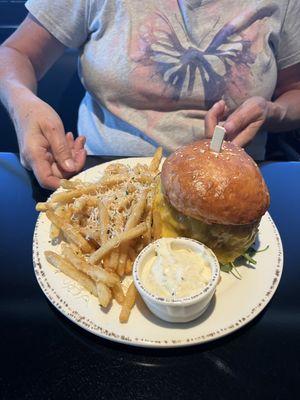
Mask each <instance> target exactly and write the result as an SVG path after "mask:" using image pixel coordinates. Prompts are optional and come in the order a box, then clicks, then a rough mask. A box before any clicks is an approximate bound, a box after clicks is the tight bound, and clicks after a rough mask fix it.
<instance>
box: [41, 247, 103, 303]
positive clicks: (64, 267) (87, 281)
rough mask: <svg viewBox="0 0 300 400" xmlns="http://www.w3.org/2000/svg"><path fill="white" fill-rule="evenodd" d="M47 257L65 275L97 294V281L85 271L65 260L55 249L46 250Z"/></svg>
mask: <svg viewBox="0 0 300 400" xmlns="http://www.w3.org/2000/svg"><path fill="white" fill-rule="evenodd" d="M45 257H46V259H47V261H48V262H49V263H50V264H51V265H53V267H56V268H58V269H59V270H60V271H61V272H63V273H64V274H65V275H67V276H69V277H70V278H72V279H74V280H75V281H77V282H78V283H80V285H81V286H83V287H84V288H85V289H86V290H88V291H89V292H90V293H91V294H93V295H94V296H97V288H96V284H95V282H94V281H93V280H92V279H91V278H90V277H88V276H87V275H86V274H84V273H83V272H81V271H78V270H77V269H76V268H75V267H74V266H73V265H72V264H71V263H70V262H69V261H67V260H65V259H64V258H63V257H61V256H60V255H59V254H56V253H55V252H54V251H45Z"/></svg>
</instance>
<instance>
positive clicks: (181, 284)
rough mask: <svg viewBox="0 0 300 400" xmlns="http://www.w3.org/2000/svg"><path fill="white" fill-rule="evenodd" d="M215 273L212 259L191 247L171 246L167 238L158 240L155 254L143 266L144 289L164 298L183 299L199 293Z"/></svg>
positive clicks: (142, 279)
mask: <svg viewBox="0 0 300 400" xmlns="http://www.w3.org/2000/svg"><path fill="white" fill-rule="evenodd" d="M211 277H212V272H211V268H210V266H209V263H208V262H207V261H206V260H205V259H204V258H203V257H202V256H201V254H199V253H197V252H195V251H193V250H191V249H189V248H175V249H174V248H172V245H171V243H170V242H169V241H167V240H163V239H161V240H159V241H158V242H157V244H156V256H154V257H152V258H151V259H150V260H149V261H148V262H147V263H146V264H145V265H144V268H143V271H142V273H141V281H142V283H143V285H144V287H145V289H146V290H147V291H148V292H150V293H152V294H154V295H155V296H158V297H163V298H165V299H180V298H184V297H189V296H193V295H195V294H197V293H199V292H200V291H201V290H202V289H203V288H204V287H205V286H206V285H207V284H208V283H209V281H210V279H211Z"/></svg>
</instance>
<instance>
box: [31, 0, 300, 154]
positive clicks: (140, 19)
mask: <svg viewBox="0 0 300 400" xmlns="http://www.w3.org/2000/svg"><path fill="white" fill-rule="evenodd" d="M26 7H27V9H28V10H29V11H30V13H31V14H33V15H34V16H35V18H37V20H38V21H39V22H40V23H41V24H42V25H43V26H44V27H45V28H46V29H47V30H48V31H49V32H50V33H51V34H52V35H53V36H55V37H56V38H57V39H58V40H59V41H60V42H62V43H63V44H64V45H65V46H67V47H71V48H77V49H78V50H79V52H80V56H79V75H80V78H81V81H82V83H83V85H84V87H85V88H86V91H87V93H86V95H85V97H84V99H83V101H82V103H81V105H80V109H79V119H78V131H79V133H82V134H85V135H86V136H87V144H86V146H87V150H88V152H89V153H90V154H103V155H104V154H111V155H149V154H152V153H153V150H154V148H155V147H157V146H158V145H161V146H163V147H164V149H165V152H166V153H168V152H170V151H173V150H175V149H176V148H177V147H179V146H182V145H184V144H186V143H190V142H192V141H194V140H197V139H199V138H202V137H203V136H204V123H203V120H204V116H205V114H206V112H207V110H208V109H209V108H210V107H211V106H212V105H213V104H214V103H215V102H216V101H218V100H220V99H221V98H223V99H224V100H225V101H226V104H227V105H228V106H229V107H230V109H231V110H234V109H236V108H237V107H238V106H239V105H240V104H241V103H242V102H243V101H245V100H246V99H247V98H249V97H251V96H263V97H264V98H266V99H271V98H272V95H273V92H274V88H275V86H276V80H277V71H278V69H279V70H280V69H284V68H286V67H289V66H291V65H293V64H296V63H298V62H300V36H299V33H300V12H299V11H300V1H299V0H164V1H161V0H149V1H141V0H28V1H27V3H26ZM265 143H266V133H260V134H258V135H257V137H256V138H255V139H254V141H253V142H252V143H251V145H250V146H249V147H248V152H249V153H250V154H251V155H252V156H253V157H254V158H256V159H263V158H264V148H265Z"/></svg>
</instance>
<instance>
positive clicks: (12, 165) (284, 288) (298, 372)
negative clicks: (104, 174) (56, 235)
mask: <svg viewBox="0 0 300 400" xmlns="http://www.w3.org/2000/svg"><path fill="white" fill-rule="evenodd" d="M104 161H107V158H103V157H102V158H101V157H97V158H91V157H90V158H89V159H88V161H87V167H90V166H92V165H94V164H96V163H101V162H104ZM262 173H263V175H264V177H265V179H266V182H267V184H268V186H269V189H270V192H271V199H272V202H271V208H270V213H271V215H272V217H273V219H274V221H275V223H276V225H277V227H278V229H279V232H280V234H281V238H282V242H283V248H284V255H285V262H284V271H283V276H282V279H281V282H280V285H279V287H278V289H277V292H276V293H275V295H274V297H273V299H272V300H271V302H270V303H269V305H268V306H267V307H266V309H265V310H264V311H263V312H262V313H261V314H260V315H259V316H258V317H257V318H255V319H254V320H253V321H252V322H251V323H249V324H248V325H247V326H245V327H243V328H242V329H240V330H238V331H237V332H235V333H233V334H231V335H229V336H227V337H224V338H222V339H219V340H216V341H213V342H211V343H208V344H203V345H197V346H192V347H188V348H178V349H163V350H159V349H144V348H134V347H130V346H126V345H121V344H117V343H113V342H110V341H108V340H105V339H101V338H99V337H96V336H93V335H92V334H89V333H87V332H85V331H84V330H82V329H81V328H79V327H77V326H76V325H75V324H73V323H72V322H70V321H69V320H67V319H66V318H65V317H64V316H63V315H61V314H60V313H59V312H58V311H57V310H56V309H55V308H54V307H53V306H52V305H51V304H50V303H49V302H48V301H47V299H46V297H45V296H44V294H43V293H42V291H41V289H40V287H39V286H38V283H37V281H36V279H35V275H34V271H33V265H32V235H33V230H34V226H35V221H36V218H37V213H36V211H35V203H36V201H42V200H44V199H46V197H47V196H48V194H49V193H48V192H47V191H45V190H42V189H40V188H39V186H38V185H37V183H36V182H35V180H34V179H33V177H32V175H31V174H30V173H28V172H27V171H25V170H24V169H23V168H22V167H21V165H20V163H19V160H18V157H17V155H14V154H9V153H0V185H1V192H0V193H1V195H0V229H1V234H0V238H1V240H0V260H1V272H0V321H1V336H0V349H1V352H0V356H1V367H0V398H1V399H60V398H64V399H73V398H81V399H89V398H95V399H202V398H203V399H204V398H208V399H211V398H212V399H239V398H242V399H260V398H264V399H266V398H267V399H269V398H270V399H290V398H293V399H294V398H295V399H296V398H300V397H299V396H300V390H299V378H300V361H299V360H300V295H299V293H300V261H299V248H300V239H299V236H300V235H299V233H300V213H299V206H300V163H271V164H266V165H263V166H262Z"/></svg>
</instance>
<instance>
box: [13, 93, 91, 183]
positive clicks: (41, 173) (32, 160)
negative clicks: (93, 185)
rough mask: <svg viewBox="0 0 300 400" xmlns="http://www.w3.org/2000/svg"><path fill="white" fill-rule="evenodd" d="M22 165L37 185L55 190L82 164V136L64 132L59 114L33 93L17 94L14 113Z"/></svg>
mask: <svg viewBox="0 0 300 400" xmlns="http://www.w3.org/2000/svg"><path fill="white" fill-rule="evenodd" d="M13 120H14V124H15V128H16V132H17V136H18V142H19V149H20V158H21V163H22V165H23V166H24V167H25V168H26V169H29V170H32V171H33V173H34V175H35V177H36V179H37V180H38V182H39V184H40V185H41V186H42V187H44V188H47V189H56V188H57V187H58V186H59V184H60V179H62V178H70V177H71V176H72V175H75V174H76V173H78V172H79V171H80V170H81V169H82V168H83V166H84V163H85V160H86V151H85V149H84V143H85V137H84V136H79V137H78V138H76V140H74V138H73V135H72V133H71V132H69V133H67V134H65V130H64V126H63V123H62V121H61V119H60V117H59V115H58V114H57V113H56V112H55V111H54V110H53V108H52V107H50V106H49V105H48V104H47V103H45V102H44V101H42V100H41V99H39V98H38V97H36V96H35V95H34V94H33V93H32V92H29V93H28V92H27V93H25V95H24V94H20V97H19V98H18V104H17V105H16V109H15V110H14V112H13Z"/></svg>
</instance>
